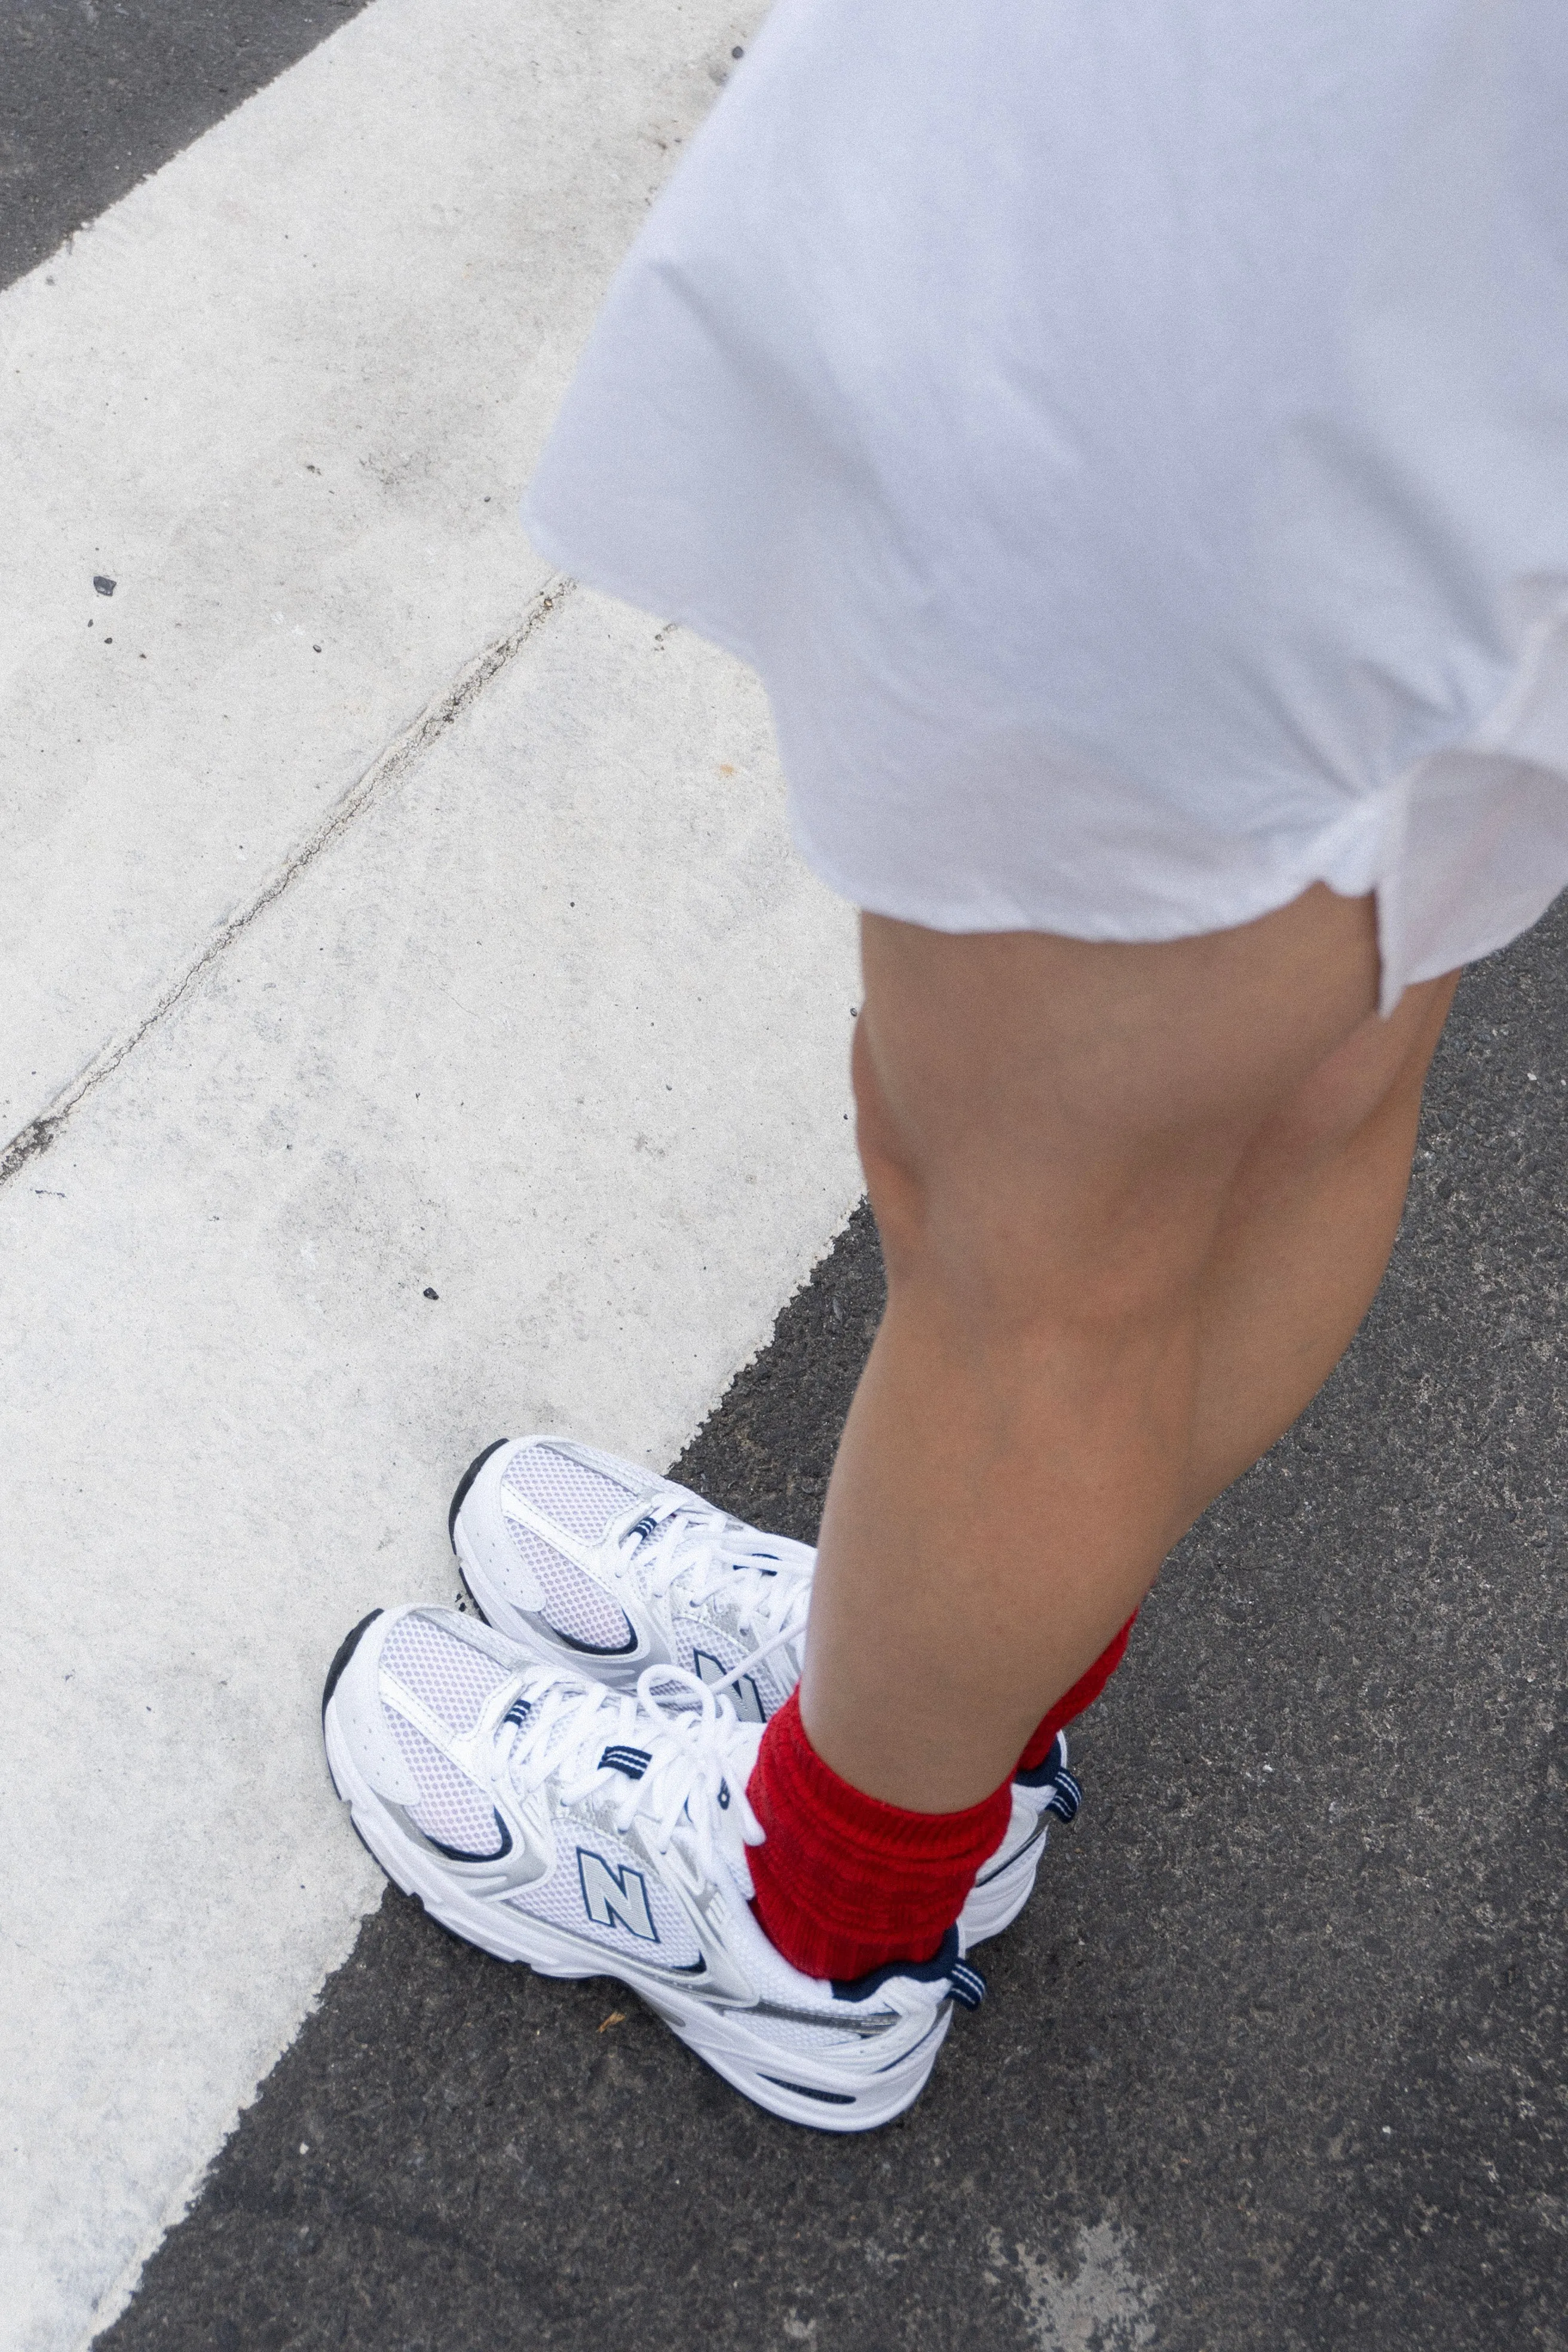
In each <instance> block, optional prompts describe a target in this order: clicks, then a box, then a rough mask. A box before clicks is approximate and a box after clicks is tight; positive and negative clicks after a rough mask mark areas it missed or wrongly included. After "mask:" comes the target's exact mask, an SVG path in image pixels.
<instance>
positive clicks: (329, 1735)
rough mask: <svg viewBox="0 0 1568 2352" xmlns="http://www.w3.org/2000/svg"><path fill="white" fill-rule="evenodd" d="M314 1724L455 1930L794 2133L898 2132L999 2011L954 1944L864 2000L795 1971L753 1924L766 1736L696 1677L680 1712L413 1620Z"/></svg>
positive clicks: (413, 1885)
mask: <svg viewBox="0 0 1568 2352" xmlns="http://www.w3.org/2000/svg"><path fill="white" fill-rule="evenodd" d="M655 1671H657V1670H655ZM669 1671H670V1670H669V1669H668V1668H666V1669H665V1670H664V1672H665V1674H666V1675H668V1673H669ZM651 1678H652V1677H651V1675H650V1679H651ZM322 1724H323V1730H324V1735H325V1739H326V1748H327V1761H328V1765H329V1768H330V1769H331V1776H332V1780H333V1782H334V1784H335V1786H336V1788H337V1790H338V1794H339V1795H340V1797H342V1799H343V1801H345V1802H346V1803H347V1805H348V1806H349V1808H350V1810H351V1812H352V1815H353V1825H354V1827H355V1829H356V1830H357V1831H358V1832H359V1834H360V1836H361V1837H362V1838H363V1841H364V1843H365V1844H366V1845H367V1846H368V1847H369V1849H370V1851H371V1853H373V1854H374V1856H375V1859H376V1860H377V1862H379V1863H380V1864H381V1865H382V1867H383V1869H384V1871H385V1872H386V1873H387V1874H388V1875H389V1877H391V1878H393V1879H394V1880H395V1882H396V1884H397V1885H399V1886H401V1887H402V1888H403V1889H404V1890H405V1893H407V1894H410V1895H417V1896H418V1898H419V1900H420V1901H421V1902H422V1903H423V1904H424V1906H425V1908H426V1910H427V1911H428V1912H429V1913H430V1914H431V1916H433V1917H435V1918H437V1919H438V1920H439V1921H440V1922H441V1924H442V1926H443V1927H448V1928H450V1929H451V1930H452V1932H453V1933H454V1934H456V1935H458V1936H461V1937H464V1938H466V1940H467V1941H468V1942H469V1943H471V1944H478V1945H479V1946H480V1947H482V1948H483V1949H484V1950H486V1951H488V1952H493V1953H495V1954H496V1956H497V1957H498V1958H501V1959H507V1960H522V1961H526V1962H527V1963H528V1965H529V1966H530V1967H531V1968H533V1969H538V1970H539V1971H540V1972H541V1973H542V1975H545V1976H554V1977H595V1976H611V1977H616V1978H618V1979H620V1980H621V1981H622V1983H624V1984H626V1985H629V1986H630V1987H631V1988H632V1990H634V1991H635V1992H637V1994H638V1995H640V1997H641V1998H642V2000H644V2001H646V2002H647V2006H648V2007H649V2008H650V2009H651V2010H653V2011H655V2012H656V2014H657V2015H658V2016H659V2017H661V2018H662V2019H663V2020H664V2021H665V2022H666V2024H667V2025H668V2026H670V2027H671V2028H672V2029H673V2030H674V2032H676V2033H678V2034H679V2036H680V2038H681V2040H682V2041H683V2042H686V2043H688V2044H689V2047H690V2048H691V2049H693V2050H694V2051H695V2052H696V2053H697V2054H698V2055H699V2056H700V2057H701V2058H703V2059H705V2060H706V2061H707V2063H709V2065H710V2066H712V2067H713V2068H715V2069H716V2071H717V2072H718V2073H719V2074H722V2075H723V2076H724V2078H725V2080H726V2081H727V2082H730V2083H731V2084H734V2086H735V2088H736V2089H737V2090H739V2091H742V2092H744V2094H745V2095H746V2096H747V2097H748V2098H751V2099H754V2100H755V2101H756V2102H757V2104H758V2105H760V2106H763V2107H766V2108H767V2109H769V2110H770V2112H771V2113H773V2115H776V2116H784V2117H786V2118H787V2119H788V2120H789V2121H791V2122H793V2123H802V2124H810V2125H814V2126H816V2127H817V2128H818V2129H821V2130H826V2131H867V2130H869V2129H871V2128H872V2127H873V2126H875V2125H878V2124H882V2123H887V2122H888V2121H889V2120H890V2119H891V2117H893V2116H897V2115H900V2114H901V2113H902V2112H903V2110H904V2109H905V2108H906V2107H907V2106H909V2105H910V2103H911V2101H912V2100H914V2099H915V2098H917V2097H918V2096H919V2095H920V2093H921V2090H922V2089H923V2087H924V2085H925V2083H926V2079H927V2077H928V2076H929V2074H930V2073H931V2067H932V2064H933V2063H934V2062H935V2059H936V2053H937V2052H938V2050H939V2049H940V2047H941V2045H942V2041H943V2039H944V2038H945V2036H946V2033H947V2031H948V2027H949V2024H950V2022H951V2021H952V2008H953V2004H954V2002H958V2003H961V2004H963V2005H964V2006H966V2007H970V2008H973V2007H974V2006H975V2005H977V2003H978V2002H979V2000H980V1999H981V1997H982V1995H983V1993H984V1983H983V1980H982V1979H980V1978H979V1977H978V1976H976V1974H975V1973H974V1971H973V1969H969V1968H968V1967H966V1966H965V1964H964V1962H963V1957H962V1937H961V1936H960V1933H959V1931H958V1930H957V1929H954V1930H953V1931H952V1933H951V1934H950V1935H949V1937H948V1938H947V1941H946V1943H945V1945H944V1946H943V1948H942V1951H941V1952H940V1953H939V1954H938V1956H937V1957H936V1958H934V1959H932V1960H930V1961H927V1962H925V1963H924V1964H923V1965H920V1966H915V1965H898V1966H894V1967H891V1968H884V1969H877V1970H875V1971H874V1972H873V1973H872V1974H871V1975H870V1976H868V1977H863V1978H861V1979H858V1980H857V1981H856V1982H854V1983H850V1984H833V1983H828V1982H826V1981H819V1980H818V1979H815V1978H812V1977H806V1976H802V1975H801V1974H800V1973H799V1972H798V1970H796V1969H792V1968H791V1967H790V1966H789V1965H788V1963H787V1962H786V1961H785V1960H784V1959H783V1958H781V1957H780V1955H779V1954H778V1953H777V1952H776V1951H775V1950H774V1949H773V1946H772V1945H771V1944H770V1943H769V1941H768V1939H767V1937H765V1936H764V1935H763V1931H762V1929H761V1927H759V1926H758V1925H757V1922H756V1919H755V1917H754V1916H753V1915H752V1911H751V1909H750V1907H749V1904H750V1897H751V1894H752V1881H751V1874H750V1870H749V1868H748V1865H747V1861H746V1850H747V1847H748V1845H754V1844H756V1843H760V1841H761V1837H762V1832H761V1830H760V1829H759V1828H758V1826H757V1822H756V1818H755V1816H754V1815H753V1813H752V1810H751V1807H750V1805H749V1804H748V1803H747V1801H746V1795H745V1790H746V1782H747V1780H748V1778H749V1776H750V1773H751V1769H752V1763H753V1761H754V1759H755V1756H756V1750H757V1743H758V1741H759V1739H760V1738H761V1732H760V1730H759V1729H758V1728H757V1727H756V1726H754V1725H747V1724H742V1723H741V1722H740V1721H739V1720H738V1719H737V1717H736V1716H735V1713H734V1710H733V1708H732V1707H731V1706H730V1705H729V1704H728V1702H727V1701H725V1700H724V1699H722V1698H720V1697H717V1696H716V1695H715V1694H714V1693H713V1691H712V1690H711V1689H710V1687H708V1686H707V1685H703V1684H701V1683H700V1682H696V1681H692V1682H690V1684H689V1703H688V1704H687V1705H686V1706H684V1707H682V1708H680V1709H679V1710H676V1711H674V1712H671V1711H668V1709H667V1708H666V1707H664V1706H660V1705H658V1704H656V1703H655V1702H654V1701H653V1700H652V1699H651V1698H650V1697H649V1696H647V1694H646V1693H642V1694H639V1693H637V1692H616V1691H612V1690H607V1689H605V1687H604V1686H603V1685H600V1684H597V1683H595V1682H591V1681H588V1680H585V1679H584V1677H583V1676H582V1675H574V1674H569V1673H566V1672H564V1671H563V1669H562V1668H561V1667H559V1666H558V1665H556V1664H553V1663H543V1662H541V1661H539V1660H535V1659H530V1658H526V1657H520V1654H519V1652H518V1651H517V1649H516V1648H515V1646H514V1645H513V1644H512V1643H509V1642H507V1641H505V1640H504V1639H502V1638H501V1637H500V1636H499V1635H498V1634H496V1633H493V1632H492V1631H490V1630H489V1628H488V1627H485V1626H482V1625H479V1624H477V1623H476V1622H474V1620H473V1619H472V1618H470V1617H468V1616H465V1615H463V1614H460V1613H459V1612H457V1611H455V1610H447V1609H434V1608H427V1607H423V1606H417V1605H416V1606H415V1607H412V1608H405V1609H394V1610H389V1611H386V1612H384V1613H383V1612H375V1613H374V1615H373V1616H371V1617H367V1618H366V1619H365V1620H364V1621H363V1623H362V1624H360V1625H357V1626H356V1627H355V1628H354V1630H353V1633H351V1634H350V1635H349V1637H348V1639H347V1640H346V1641H345V1642H344V1643H343V1645H342V1649H341V1650H340V1651H339V1653H338V1654H337V1657H336V1658H335V1659H334V1660H333V1662H332V1667H331V1673H330V1675H328V1678H327V1686H326V1691H325V1694H324V1696H323V1700H322Z"/></svg>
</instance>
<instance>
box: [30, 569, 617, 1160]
mask: <svg viewBox="0 0 1568 2352" xmlns="http://www.w3.org/2000/svg"><path fill="white" fill-rule="evenodd" d="M576 584H577V583H576V582H575V581H574V580H568V579H567V578H566V577H565V576H564V574H563V573H560V572H557V573H556V574H555V575H554V576H553V578H552V579H550V580H548V581H547V582H546V583H545V584H544V586H543V587H542V589H541V590H540V592H539V593H538V595H537V596H535V597H534V598H533V600H532V602H531V604H530V605H529V607H528V609H527V611H526V612H525V613H524V614H523V615H522V618H521V620H520V621H519V622H517V623H516V624H515V625H514V626H513V627H511V628H510V629H508V630H507V631H506V633H505V635H503V636H499V637H497V638H495V639H494V640H493V642H492V643H491V644H489V645H488V646H486V647H485V649H484V651H483V652H482V653H480V654H477V655H476V656H475V657H474V659H473V660H472V661H471V662H469V663H468V664H467V665H466V666H465V667H464V668H462V669H460V670H459V671H458V675H457V677H455V678H454V679H453V680H452V681H451V683H450V685H448V686H444V687H443V688H441V690H440V692H439V693H438V694H437V695H434V696H433V697H432V698H431V699H430V700H429V701H428V702H427V703H426V706H425V708H424V709H423V710H422V711H421V712H420V713H419V716H418V718H417V719H415V720H414V722H413V724H412V726H409V727H405V729H404V730H403V733H402V734H401V735H399V736H396V737H395V739H394V740H393V741H392V742H390V743H389V744H388V745H387V746H386V748H385V750H384V751H379V752H377V754H376V756H375V758H374V760H373V761H371V763H370V765H369V767H368V768H366V769H365V770H364V771H363V773H362V774H361V775H359V776H357V777H356V778H355V779H354V781H353V783H352V784H350V786H349V787H348V790H347V791H346V792H345V793H342V795H341V796H340V797H339V799H337V800H336V801H334V803H332V805H331V808H330V809H329V810H328V811H327V813H326V814H325V816H324V817H323V818H322V819H321V823H320V824H319V825H317V827H316V829H315V831H314V832H313V833H311V834H309V835H307V836H306V838H305V839H304V841H303V842H301V843H300V846H299V847H298V848H297V849H294V850H291V851H290V852H289V856H288V857H287V858H286V859H285V860H284V862H283V864H282V865H281V866H279V867H278V868H277V870H276V871H275V872H274V873H273V874H271V875H269V876H268V879H267V880H266V881H265V882H264V883H263V884H262V885H261V887H260V888H259V889H258V891H257V893H256V895H255V897H254V898H251V899H249V900H248V901H247V904H246V905H245V906H243V907H241V908H239V909H238V910H237V913H235V914H233V915H231V916H230V917H229V918H228V919H227V921H226V922H224V923H220V924H219V926H218V928H217V929H216V931H214V933H213V934H212V937H211V938H210V939H209V940H207V941H206V942H205V945H204V946H203V947H202V949H201V950H200V952H199V953H198V954H197V955H195V957H193V958H192V960H191V961H190V962H189V963H188V964H187V965H186V967H185V969H184V971H182V972H181V973H180V974H179V975H178V976H177V978H175V979H174V980H173V981H171V982H170V983H169V985H168V986H167V988H165V989H164V991H163V994H162V995H161V996H160V997H159V998H158V999H157V1001H156V1003H154V1004H153V1006H152V1008H151V1010H150V1011H149V1012H147V1013H145V1014H143V1016H142V1019H141V1020H139V1021H138V1022H137V1024H136V1025H135V1027H134V1028H132V1029H129V1030H127V1031H126V1032H125V1033H124V1034H122V1035H121V1036H119V1037H115V1038H111V1039H110V1042H109V1043H108V1044H107V1045H102V1046H100V1048H99V1051H98V1052H97V1053H96V1054H95V1055H93V1057H92V1059H91V1060H90V1061H89V1062H88V1063H86V1064H85V1065H84V1066H83V1067H82V1068H81V1069H79V1071H78V1072H77V1074H76V1076H75V1077H73V1078H71V1079H69V1080H68V1082H67V1084H66V1085H65V1086H63V1087H61V1088H60V1090H59V1092H58V1094H57V1095H56V1096H54V1097H53V1098H52V1099H51V1100H50V1101H49V1102H47V1103H46V1104H45V1106H44V1108H43V1109H42V1110H41V1111H39V1113H38V1115H37V1118H32V1119H29V1120H28V1122H27V1124H26V1127H24V1128H23V1129H20V1131H19V1132H18V1133H17V1134H16V1135H14V1136H13V1137H12V1138H11V1140H10V1141H9V1143H7V1144H6V1145H5V1149H4V1150H3V1151H0V1184H7V1183H9V1181H11V1179H12V1177H13V1176H15V1175H16V1174H17V1173H18V1171H20V1170H21V1169H23V1168H25V1167H26V1164H27V1162H28V1161H29V1160H36V1159H37V1156H38V1154H39V1153H40V1152H41V1151H47V1150H48V1148H49V1146H50V1144H52V1143H53V1142H54V1141H55V1139H56V1138H57V1137H58V1134H59V1131H60V1129H61V1128H62V1127H63V1126H64V1125H65V1123H66V1121H67V1120H68V1118H70V1116H71V1113H72V1112H73V1111H74V1110H75V1109H76V1108H77V1106H78V1104H79V1103H82V1102H85V1101H86V1099H87V1097H88V1096H89V1094H91V1093H92V1092H93V1091H94V1089H95V1088H96V1087H100V1086H101V1085H102V1083H103V1081H104V1079H105V1078H107V1077H109V1076H110V1075H111V1074H112V1073H113V1072H114V1071H115V1070H117V1069H118V1068H119V1067H120V1065H121V1062H123V1061H124V1060H125V1058H126V1056H127V1055H129V1054H133V1053H134V1052H135V1050H136V1048H137V1046H138V1045H140V1044H141V1043H142V1039H143V1038H144V1037H146V1036H148V1035H150V1034H151V1033H152V1032H153V1030H154V1029H156V1028H157V1027H158V1025H159V1024H160V1023H161V1022H163V1020H165V1019H166V1018H167V1016H168V1015H169V1014H170V1013H172V1012H173V1011H174V1007H175V1006H176V1005H177V1004H178V1003H181V1001H182V1000H183V999H184V997H185V996H187V995H188V994H189V993H190V991H191V990H192V988H193V987H194V986H195V983H196V982H197V981H198V980H199V979H200V978H201V976H202V974H203V972H204V971H207V969H208V968H209V966H211V965H213V964H215V963H216V962H217V961H218V959H219V958H220V957H221V956H223V955H224V954H225V953H226V951H227V950H228V949H229V948H230V947H232V945H233V944H234V942H235V940H237V939H238V938H239V937H240V936H241V934H242V933H243V932H245V931H247V930H248V929H249V928H250V926H251V924H252V923H254V922H255V920H256V919H257V917H258V915H259V914H260V913H262V911H263V910H264V909H265V908H268V907H270V906H271V904H272V903H273V901H274V899H276V898H281V897H282V896H283V893H284V892H285V891H286V890H287V889H289V887H291V886H292V885H293V884H294V883H295V882H296V881H298V879H299V877H300V875H301V874H303V873H304V871H305V869H306V867H307V866H313V865H314V864H315V862H316V860H317V858H318V857H320V856H321V854H322V852H323V851H324V850H327V849H330V848H331V845H332V844H333V842H334V841H336V840H337V839H338V837H339V836H340V835H342V834H343V833H346V832H347V830H348V828H349V826H350V825H351V824H353V821H354V819H355V818H356V817H357V816H361V815H363V813H364V811H365V810H366V809H368V808H370V807H372V806H373V805H374V803H375V802H377V801H378V800H380V799H382V798H383V797H384V795H385V793H388V792H389V791H391V789H392V788H393V786H394V785H395V784H396V783H397V782H400V780H401V779H402V778H403V777H404V776H405V775H406V774H407V772H408V771H409V769H410V768H412V767H413V766H414V765H415V764H416V761H418V760H419V758H420V757H421V755H422V754H423V753H424V752H426V751H428V750H429V748H430V746H431V744H432V743H434V742H435V741H436V740H437V736H439V735H443V734H444V733H445V732H446V730H447V728H448V727H450V726H451V725H452V723H453V721H454V720H455V719H459V718H460V717H461V716H462V714H463V712H464V711H465V710H467V709H468V706H469V704H470V703H472V702H474V701H476V700H477V699H478V698H479V696H480V695H481V694H482V693H483V692H484V690H485V688H486V687H487V686H488V685H489V682H490V680H491V679H492V678H493V677H499V676H500V673H501V671H502V670H503V669H505V668H506V667H507V666H508V664H509V663H510V662H511V661H512V660H513V659H514V658H515V657H516V656H517V655H518V654H520V653H521V651H522V648H523V646H525V645H526V644H527V643H528V641H529V639H530V637H531V636H533V635H535V634H536V633H537V632H538V631H539V630H540V629H541V628H542V627H543V625H544V624H545V622H546V621H548V620H549V618H550V616H551V614H552V613H556V612H559V610H560V608H561V606H562V605H563V604H564V603H565V601H566V599H567V597H568V596H570V595H571V593H572V592H573V590H574V587H575V586H576Z"/></svg>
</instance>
